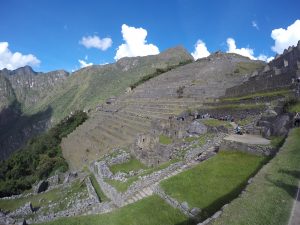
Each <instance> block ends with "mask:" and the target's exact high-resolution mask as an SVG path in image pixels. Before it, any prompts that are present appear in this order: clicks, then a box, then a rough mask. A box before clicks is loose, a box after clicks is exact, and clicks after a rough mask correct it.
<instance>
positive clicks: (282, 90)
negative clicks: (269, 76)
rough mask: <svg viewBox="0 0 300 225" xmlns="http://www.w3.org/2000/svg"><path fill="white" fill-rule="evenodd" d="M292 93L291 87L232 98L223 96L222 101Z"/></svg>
mask: <svg viewBox="0 0 300 225" xmlns="http://www.w3.org/2000/svg"><path fill="white" fill-rule="evenodd" d="M290 93H291V90H290V89H281V90H276V91H268V92H257V93H253V94H249V95H244V96H240V97H232V98H222V99H220V100H221V101H223V102H225V101H241V100H248V99H254V98H258V97H275V96H283V97H285V96H287V95H289V94H290Z"/></svg>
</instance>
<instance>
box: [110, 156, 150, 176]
mask: <svg viewBox="0 0 300 225" xmlns="http://www.w3.org/2000/svg"><path fill="white" fill-rule="evenodd" d="M146 168H147V166H145V165H144V164H142V163H141V162H140V161H139V160H137V159H134V158H132V159H130V160H129V161H128V162H126V163H123V164H115V165H112V166H110V171H111V172H112V173H117V172H124V173H129V172H130V171H137V170H140V169H146Z"/></svg>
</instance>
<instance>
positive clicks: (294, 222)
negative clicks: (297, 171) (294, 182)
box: [288, 183, 300, 225]
mask: <svg viewBox="0 0 300 225" xmlns="http://www.w3.org/2000/svg"><path fill="white" fill-rule="evenodd" d="M299 224H300V183H299V185H298V192H297V196H296V199H295V200H294V206H293V209H292V212H291V216H290V220H289V224H288V225H299Z"/></svg>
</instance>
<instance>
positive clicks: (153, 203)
mask: <svg viewBox="0 0 300 225" xmlns="http://www.w3.org/2000/svg"><path fill="white" fill-rule="evenodd" d="M44 224H45V225H68V224H70V225H128V224H130V225H174V224H178V225H179V224H180V225H188V224H194V223H192V222H191V221H188V219H187V218H186V217H185V216H184V215H183V214H182V213H181V212H180V211H179V210H177V209H174V208H172V207H171V206H169V205H168V204H167V203H165V202H164V201H163V200H162V199H161V198H159V197H158V196H151V197H148V198H145V199H143V200H141V201H138V202H136V203H134V204H131V205H128V206H125V207H123V208H120V209H116V210H115V211H113V212H111V213H106V214H100V215H93V216H80V217H71V218H61V219H58V220H56V221H52V222H49V223H44Z"/></svg>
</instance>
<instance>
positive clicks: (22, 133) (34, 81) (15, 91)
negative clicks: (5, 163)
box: [0, 66, 69, 159]
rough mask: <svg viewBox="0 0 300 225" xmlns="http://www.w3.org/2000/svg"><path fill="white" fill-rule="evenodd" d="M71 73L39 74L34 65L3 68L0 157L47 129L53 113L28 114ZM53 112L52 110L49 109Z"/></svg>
mask: <svg viewBox="0 0 300 225" xmlns="http://www.w3.org/2000/svg"><path fill="white" fill-rule="evenodd" d="M68 76H69V73H68V72H66V71H64V70H57V71H52V72H49V73H38V72H35V71H33V69H32V68H31V67H30V66H25V67H21V68H18V69H16V70H7V69H3V70H0V100H1V101H0V159H4V158H6V157H8V156H9V154H10V153H11V152H12V151H13V150H15V149H17V148H19V147H21V146H22V144H23V143H24V141H26V140H27V139H28V138H30V137H32V136H33V135H35V134H38V133H40V132H41V131H44V130H45V129H47V127H48V125H49V120H50V117H49V115H48V116H47V118H45V115H44V114H43V113H42V114H43V115H42V114H41V113H37V114H36V115H27V116H26V115H24V112H25V111H26V110H25V109H28V108H31V107H33V106H34V105H35V104H36V103H37V102H38V101H40V100H41V99H42V98H44V97H45V96H46V95H47V94H48V92H49V91H52V90H53V88H54V87H55V86H56V85H60V84H61V83H63V82H64V81H65V80H66V79H67V77H68ZM45 111H47V113H49V112H50V111H49V109H47V110H45Z"/></svg>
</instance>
